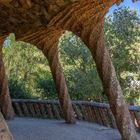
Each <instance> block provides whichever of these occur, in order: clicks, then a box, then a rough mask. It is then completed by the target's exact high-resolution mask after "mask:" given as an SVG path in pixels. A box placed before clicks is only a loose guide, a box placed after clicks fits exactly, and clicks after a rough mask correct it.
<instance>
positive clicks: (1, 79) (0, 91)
mask: <svg viewBox="0 0 140 140" xmlns="http://www.w3.org/2000/svg"><path fill="white" fill-rule="evenodd" d="M0 109H1V112H2V114H3V116H4V118H5V119H12V118H13V117H14V110H13V108H12V103H11V99H10V95H9V88H8V81H7V77H6V74H5V69H4V64H3V60H2V50H1V48H0Z"/></svg>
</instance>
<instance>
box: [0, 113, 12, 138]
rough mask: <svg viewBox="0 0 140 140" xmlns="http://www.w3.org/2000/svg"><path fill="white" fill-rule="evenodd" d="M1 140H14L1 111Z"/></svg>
mask: <svg viewBox="0 0 140 140" xmlns="http://www.w3.org/2000/svg"><path fill="white" fill-rule="evenodd" d="M0 126H1V127H0V140H14V138H13V137H12V135H11V133H10V131H9V129H8V126H7V124H6V122H5V120H4V118H3V116H2V114H1V112H0Z"/></svg>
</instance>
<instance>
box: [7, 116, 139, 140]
mask: <svg viewBox="0 0 140 140" xmlns="http://www.w3.org/2000/svg"><path fill="white" fill-rule="evenodd" d="M8 125H9V127H10V129H11V131H12V133H13V135H14V137H15V139H16V140H120V139H121V138H120V135H119V133H118V132H117V130H114V129H111V128H106V127H103V126H100V125H97V124H93V123H88V122H77V124H76V125H70V124H65V123H64V121H58V120H44V119H32V118H15V119H14V120H13V121H10V122H8ZM139 137H140V135H139ZM139 140H140V139H139Z"/></svg>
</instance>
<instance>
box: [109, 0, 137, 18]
mask: <svg viewBox="0 0 140 140" xmlns="http://www.w3.org/2000/svg"><path fill="white" fill-rule="evenodd" d="M120 6H126V7H130V8H131V9H135V10H137V12H138V15H139V16H140V0H139V1H137V2H135V3H133V2H132V0H124V2H122V3H121V4H120ZM117 8H118V6H116V5H114V6H113V7H111V8H110V11H109V14H111V13H112V12H113V11H114V10H115V9H117Z"/></svg>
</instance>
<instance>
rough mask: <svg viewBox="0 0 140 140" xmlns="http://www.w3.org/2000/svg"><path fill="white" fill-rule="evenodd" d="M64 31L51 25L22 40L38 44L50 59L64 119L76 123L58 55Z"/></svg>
mask: <svg viewBox="0 0 140 140" xmlns="http://www.w3.org/2000/svg"><path fill="white" fill-rule="evenodd" d="M63 33H64V31H63V30H62V29H61V28H55V27H52V28H51V27H49V28H48V29H47V28H45V29H41V30H39V31H37V32H36V33H32V34H29V35H27V36H26V37H24V38H23V39H22V40H23V41H25V42H29V43H31V44H34V45H36V46H37V47H38V49H40V50H41V51H42V52H43V54H44V55H45V56H46V58H47V59H48V62H49V66H50V69H51V72H52V75H53V79H54V82H55V86H56V91H57V94H58V99H59V102H60V105H61V108H62V111H63V115H64V119H65V120H66V122H67V123H75V121H76V120H75V115H74V110H73V107H72V102H71V99H70V96H69V93H68V89H67V85H66V81H65V78H64V74H63V71H62V68H61V64H60V61H59V55H58V43H59V38H60V37H61V35H62V34H63Z"/></svg>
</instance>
